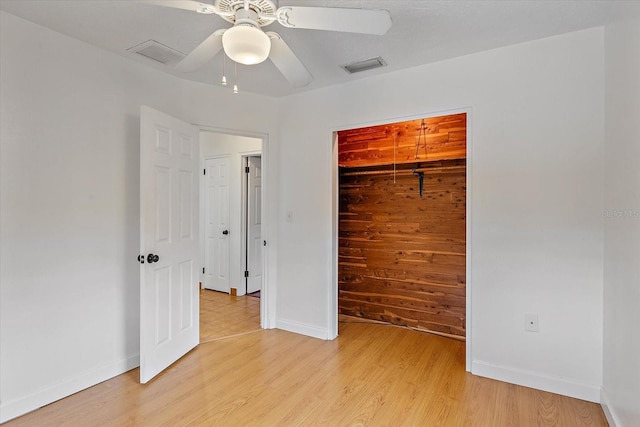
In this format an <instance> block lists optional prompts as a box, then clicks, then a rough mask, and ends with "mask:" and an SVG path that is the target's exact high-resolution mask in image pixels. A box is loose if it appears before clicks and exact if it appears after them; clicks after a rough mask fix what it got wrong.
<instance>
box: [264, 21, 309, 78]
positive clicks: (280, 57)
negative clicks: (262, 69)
mask: <svg viewBox="0 0 640 427" xmlns="http://www.w3.org/2000/svg"><path fill="white" fill-rule="evenodd" d="M267 35H268V36H269V38H270V39H271V52H270V53H269V59H270V60H271V62H273V65H275V66H276V68H278V70H280V72H281V73H282V75H283V76H284V77H285V78H286V79H287V80H288V81H289V83H291V86H293V87H303V86H306V85H308V84H309V83H311V80H313V77H312V76H311V74H310V73H309V71H308V70H307V69H306V67H305V66H304V65H303V64H302V62H300V60H299V59H298V57H297V56H296V54H295V53H293V51H292V50H291V49H290V48H289V46H287V44H286V43H285V42H284V40H282V38H281V37H280V35H279V34H277V33H274V32H272V31H269V32H267Z"/></svg>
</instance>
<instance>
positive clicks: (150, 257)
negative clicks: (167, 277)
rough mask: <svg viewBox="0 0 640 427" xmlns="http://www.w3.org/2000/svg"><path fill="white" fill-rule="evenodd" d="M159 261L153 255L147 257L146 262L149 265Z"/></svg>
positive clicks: (157, 257) (158, 258) (156, 256)
mask: <svg viewBox="0 0 640 427" xmlns="http://www.w3.org/2000/svg"><path fill="white" fill-rule="evenodd" d="M159 260H160V257H159V256H158V255H154V254H149V255H147V262H148V263H149V264H151V263H154V262H158V261H159Z"/></svg>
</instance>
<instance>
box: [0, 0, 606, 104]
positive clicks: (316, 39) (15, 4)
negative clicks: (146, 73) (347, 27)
mask: <svg viewBox="0 0 640 427" xmlns="http://www.w3.org/2000/svg"><path fill="white" fill-rule="evenodd" d="M207 1H209V2H212V0H207ZM279 3H280V6H285V5H297V6H302V5H304V6H328V7H355V8H370V9H387V10H388V11H389V12H390V13H391V16H392V19H393V26H392V28H391V30H390V31H389V32H388V33H387V34H386V35H384V36H371V35H360V34H347V33H334V32H327V31H315V30H301V29H289V28H284V27H282V26H280V25H279V24H277V23H274V24H272V25H270V26H268V27H265V29H266V30H268V31H276V32H278V33H279V34H280V35H281V36H282V37H283V38H284V39H285V41H286V42H287V44H288V45H289V46H290V47H291V49H292V50H293V51H294V52H295V53H296V54H297V56H298V57H299V58H300V60H301V61H302V62H303V63H304V64H305V66H306V67H307V68H308V69H309V71H310V72H311V74H312V75H313V77H314V80H313V81H312V82H311V84H310V85H309V86H307V87H304V88H301V89H293V88H291V87H290V86H289V84H288V82H287V81H286V80H285V79H284V77H282V75H281V74H280V73H279V72H278V70H277V69H276V68H275V66H273V65H272V64H271V63H270V62H269V61H268V60H267V61H265V62H264V63H262V64H259V65H254V66H239V69H238V80H239V86H240V90H241V91H246V92H253V93H259V94H264V95H269V96H286V95H289V94H292V93H295V92H299V91H305V90H312V89H316V88H319V87H323V86H328V85H333V84H339V83H344V82H348V81H351V80H354V79H358V78H363V77H367V76H371V75H375V74H380V73H388V72H391V71H395V70H399V69H403V68H409V67H413V66H417V65H420V64H425V63H430V62H436V61H440V60H443V59H447V58H452V57H456V56H461V55H466V54H469V53H474V52H479V51H482V50H487V49H492V48H496V47H501V46H506V45H510V44H514V43H520V42H524V41H528V40H534V39H538V38H542V37H548V36H551V35H555V34H561V33H565V32H570V31H576V30H580V29H584V28H589V27H594V26H599V25H603V24H604V23H605V22H606V20H607V17H608V14H609V10H610V7H611V5H612V2H611V1H588V0H579V1H570V0H567V1H478V0H476V1H419V0H387V1H365V0H324V1H321V0H308V1H303V0H281V1H280V2H279ZM0 9H1V10H3V11H5V12H8V13H11V14H13V15H16V16H19V17H22V18H24V19H26V20H29V21H32V22H34V23H36V24H39V25H42V26H45V27H48V28H50V29H52V30H54V31H57V32H60V33H63V34H66V35H69V36H71V37H74V38H76V39H79V40H82V41H85V42H87V43H90V44H92V45H95V46H97V47H100V48H103V49H106V50H109V51H112V52H115V53H116V54H118V55H122V56H124V57H127V58H130V59H131V60H132V61H137V62H140V63H143V64H146V65H148V66H149V67H154V68H157V69H160V70H162V71H165V72H167V73H171V74H175V75H177V76H179V77H181V78H185V79H189V80H194V81H200V82H204V83H208V84H212V85H217V84H218V82H219V80H220V76H221V68H222V59H221V58H222V55H221V54H219V55H217V56H216V57H215V58H214V59H213V60H212V61H211V62H210V63H208V64H207V65H206V66H204V67H203V68H201V69H199V70H197V71H195V72H192V73H184V74H181V73H179V72H177V71H175V70H173V68H172V67H171V66H166V65H161V64H158V63H156V62H155V61H152V60H149V59H146V58H144V57H141V56H140V55H136V54H132V53H130V52H128V51H127V49H128V48H130V47H132V46H135V45H138V44H140V43H143V42H145V41H147V40H150V39H151V40H156V41H158V42H160V43H162V44H164V45H167V46H169V47H171V48H173V49H176V50H178V51H180V52H183V53H185V54H186V53H189V52H190V51H191V50H193V49H194V48H195V47H196V46H197V45H198V44H199V43H200V42H201V41H203V40H204V39H205V38H206V37H208V36H209V35H210V34H211V33H212V32H213V31H214V30H216V29H218V28H228V27H229V26H230V24H229V23H227V22H226V21H224V20H223V19H221V18H219V17H218V16H215V15H201V14H197V13H194V12H189V11H184V10H178V9H170V8H164V7H158V6H152V5H146V4H141V3H138V2H135V1H131V0H0ZM375 56H382V57H383V58H384V59H385V61H386V62H387V64H388V66H387V67H384V68H380V69H376V70H371V71H366V72H362V73H359V74H355V75H349V74H347V73H346V72H345V71H344V70H343V69H342V68H341V67H340V65H343V64H345V63H349V62H354V61H358V60H362V59H367V58H371V57H375ZM227 74H229V73H227Z"/></svg>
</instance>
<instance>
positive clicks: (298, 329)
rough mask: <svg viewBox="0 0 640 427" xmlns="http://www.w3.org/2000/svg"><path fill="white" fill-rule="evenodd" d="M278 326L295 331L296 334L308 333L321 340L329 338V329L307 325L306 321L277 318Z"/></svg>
mask: <svg viewBox="0 0 640 427" xmlns="http://www.w3.org/2000/svg"><path fill="white" fill-rule="evenodd" d="M276 328H278V329H282V330H284V331H289V332H294V333H296V334H301V335H307V336H309V337H313V338H319V339H321V340H328V339H330V338H329V331H328V330H327V329H323V328H318V327H317V326H312V325H307V324H305V323H300V322H295V321H293V320H284V319H277V320H276Z"/></svg>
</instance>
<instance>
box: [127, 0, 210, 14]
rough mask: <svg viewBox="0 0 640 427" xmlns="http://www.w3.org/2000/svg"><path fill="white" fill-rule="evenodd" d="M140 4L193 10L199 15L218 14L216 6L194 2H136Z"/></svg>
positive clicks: (178, 0) (160, 0) (162, 0)
mask: <svg viewBox="0 0 640 427" xmlns="http://www.w3.org/2000/svg"><path fill="white" fill-rule="evenodd" d="M136 1H137V2H138V3H147V4H152V5H155V6H164V7H171V8H173V9H183V10H191V11H193V12H198V13H205V14H211V13H217V10H216V8H215V6H213V5H212V4H210V3H202V2H199V1H192V0H136Z"/></svg>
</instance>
